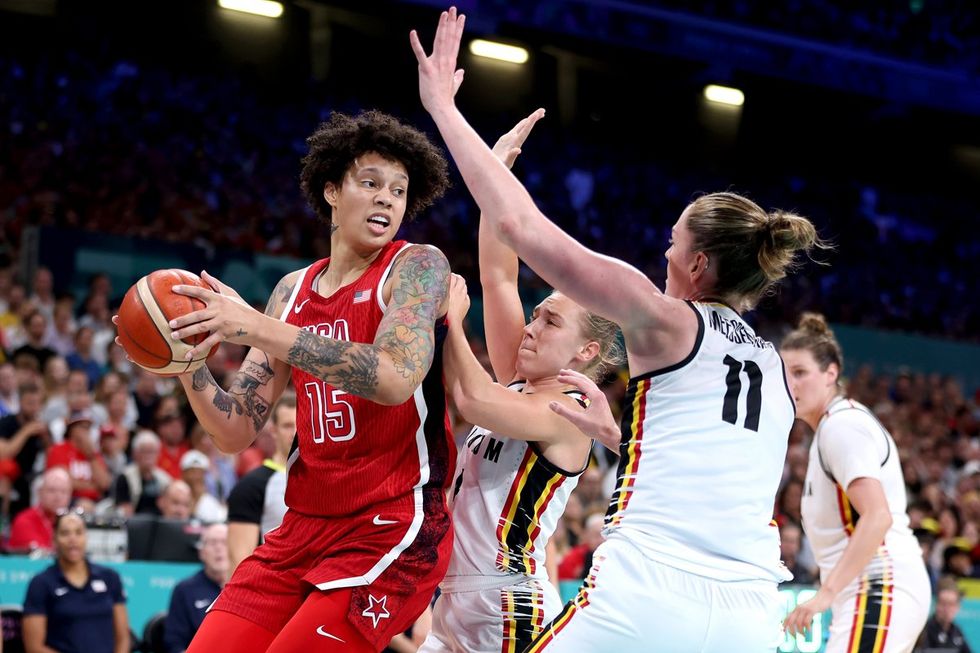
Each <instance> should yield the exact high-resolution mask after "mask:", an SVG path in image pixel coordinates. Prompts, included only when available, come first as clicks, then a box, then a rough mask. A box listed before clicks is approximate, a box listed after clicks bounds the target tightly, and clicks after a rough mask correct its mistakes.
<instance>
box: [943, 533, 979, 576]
mask: <svg viewBox="0 0 980 653" xmlns="http://www.w3.org/2000/svg"><path fill="white" fill-rule="evenodd" d="M942 573H943V574H945V575H949V576H953V577H955V578H975V577H976V568H975V567H974V565H973V559H972V558H971V557H970V551H969V549H967V548H965V547H963V546H960V545H959V544H958V543H955V542H954V543H952V544H950V545H948V546H947V547H946V548H945V549H944V550H943V569H942Z"/></svg>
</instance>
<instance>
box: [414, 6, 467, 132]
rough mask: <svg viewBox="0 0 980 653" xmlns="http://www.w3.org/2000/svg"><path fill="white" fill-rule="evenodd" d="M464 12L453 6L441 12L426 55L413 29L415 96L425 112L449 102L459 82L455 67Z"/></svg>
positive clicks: (461, 73) (446, 105) (460, 71)
mask: <svg viewBox="0 0 980 653" xmlns="http://www.w3.org/2000/svg"><path fill="white" fill-rule="evenodd" d="M465 23H466V16H464V15H462V14H457V12H456V7H451V8H450V9H449V11H444V12H442V15H441V16H439V25H438V27H437V28H436V36H435V39H433V42H432V54H431V55H427V54H426V53H425V48H423V47H422V43H421V41H419V35H418V33H417V32H416V31H415V30H412V32H411V34H409V41H410V42H411V44H412V50H413V51H414V52H415V58H416V59H418V62H419V97H420V98H421V99H422V106H424V107H425V110H426V111H428V112H429V113H434V112H436V111H439V110H441V109H446V108H449V107H452V106H453V98H454V97H455V96H456V91H458V90H459V86H460V84H462V83H463V70H462V68H460V69H458V70H457V68H456V57H457V55H458V54H459V44H460V42H461V41H462V38H463V25H464V24H465Z"/></svg>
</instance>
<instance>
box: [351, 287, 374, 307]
mask: <svg viewBox="0 0 980 653" xmlns="http://www.w3.org/2000/svg"><path fill="white" fill-rule="evenodd" d="M369 299H371V290H370V289H368V290H358V291H357V292H355V293H354V300H353V301H352V302H351V304H360V303H361V302H366V301H367V300H369Z"/></svg>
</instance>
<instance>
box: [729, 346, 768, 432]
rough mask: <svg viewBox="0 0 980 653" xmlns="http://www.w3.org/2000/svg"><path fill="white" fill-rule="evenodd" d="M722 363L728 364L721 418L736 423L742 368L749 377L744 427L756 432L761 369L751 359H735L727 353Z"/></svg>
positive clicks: (760, 403)
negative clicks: (726, 387)
mask: <svg viewBox="0 0 980 653" xmlns="http://www.w3.org/2000/svg"><path fill="white" fill-rule="evenodd" d="M724 363H725V365H727V366H728V373H727V374H726V375H725V383H726V384H727V385H728V390H726V391H725V403H724V405H723V406H722V409H721V418H722V419H723V420H725V421H726V422H728V423H729V424H736V423H738V397H739V395H740V394H742V371H743V370H744V371H745V375H746V376H747V377H748V378H749V395H748V397H747V398H746V399H745V407H746V409H747V413H746V415H745V428H747V429H749V430H750V431H755V432H757V433H758V431H759V414H760V413H761V412H762V370H760V369H759V366H758V365H756V364H755V363H753V362H752V361H745V362H742V361H737V360H735V359H734V358H732V357H731V356H728V355H727V354H726V355H725V359H724Z"/></svg>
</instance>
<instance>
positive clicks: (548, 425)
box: [443, 274, 588, 444]
mask: <svg viewBox="0 0 980 653" xmlns="http://www.w3.org/2000/svg"><path fill="white" fill-rule="evenodd" d="M468 309H469V297H468V296H467V294H466V282H465V281H464V280H463V278H462V277H460V276H459V275H455V274H454V275H453V277H452V281H451V286H450V301H449V320H450V327H449V334H448V335H447V336H446V345H445V349H444V350H443V353H444V355H445V358H446V364H445V373H446V386H447V388H448V389H449V392H450V394H451V395H452V399H453V403H455V404H456V408H457V410H459V412H460V414H461V415H462V416H463V418H464V419H465V420H466V421H468V422H470V423H471V424H479V425H480V426H481V427H483V428H485V429H489V430H491V431H495V432H497V433H500V434H501V435H505V436H507V437H509V438H514V439H517V440H533V441H536V442H546V443H550V444H557V443H562V442H567V441H568V440H569V439H581V442H582V443H583V444H584V443H586V442H587V440H588V438H585V436H583V435H582V433H581V432H579V431H578V429H576V428H575V427H574V426H572V424H571V423H569V422H568V421H566V420H565V419H562V418H561V417H559V416H558V415H557V414H555V413H554V412H552V410H551V408H550V407H549V404H550V403H552V402H561V403H562V404H563V405H565V406H566V407H567V408H568V410H569V411H576V410H577V411H582V410H584V409H583V408H582V407H581V406H579V405H578V403H577V402H576V401H575V400H574V399H572V398H571V397H569V396H567V395H563V394H560V393H556V392H550V393H545V392H542V393H540V394H521V393H517V392H514V391H512V390H508V389H507V388H506V387H505V386H503V385H500V384H499V383H494V382H493V379H491V378H490V375H489V374H487V372H486V370H484V369H483V366H482V365H480V361H478V360H477V359H476V356H474V355H473V350H472V349H470V345H469V343H468V342H467V341H466V334H465V333H464V331H463V328H462V319H463V316H465V315H466V311H467V310H468Z"/></svg>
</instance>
